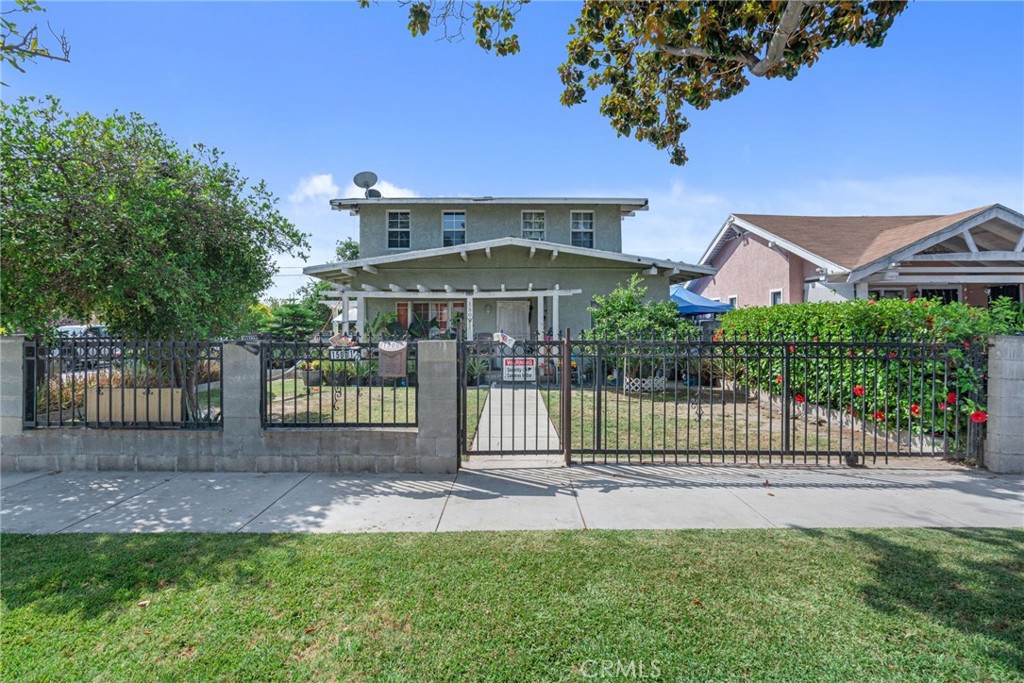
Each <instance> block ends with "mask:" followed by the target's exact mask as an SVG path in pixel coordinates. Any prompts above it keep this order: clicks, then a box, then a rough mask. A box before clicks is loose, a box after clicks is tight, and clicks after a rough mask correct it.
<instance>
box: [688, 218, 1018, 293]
mask: <svg viewBox="0 0 1024 683" xmlns="http://www.w3.org/2000/svg"><path fill="white" fill-rule="evenodd" d="M700 265H702V266H706V267H711V268H713V269H715V270H717V271H718V272H717V273H716V274H714V275H713V276H705V277H701V278H699V279H696V280H693V281H691V282H689V283H687V285H686V288H687V289H689V290H690V291H693V292H696V293H697V294H700V295H702V296H705V297H708V298H709V299H715V300H719V301H722V302H723V303H732V304H733V305H735V306H770V305H773V304H779V303H801V302H804V301H809V302H816V301H844V300H848V299H867V298H869V297H873V296H878V297H901V298H910V297H914V296H941V297H944V298H945V299H946V300H952V301H961V302H963V303H968V304H972V305H975V306H987V305H988V302H989V301H991V300H992V299H995V298H997V297H999V296H1009V297H1010V298H1012V299H1015V300H1017V301H1021V300H1024V299H1022V294H1024V292H1022V286H1024V216H1022V215H1021V214H1020V213H1018V212H1016V211H1013V210H1012V209H1008V208H1006V207H1005V206H1002V205H1000V204H993V205H991V206H985V207H981V208H978V209H970V210H969V211H963V212H961V213H956V214H951V215H948V216H770V215H755V214H733V215H731V216H729V219H728V220H727V221H726V222H725V224H724V225H723V226H722V228H721V229H720V230H719V231H718V234H717V235H716V236H715V239H714V240H712V242H711V245H710V246H709V247H708V248H707V250H706V251H705V252H704V256H703V257H701V260H700Z"/></svg>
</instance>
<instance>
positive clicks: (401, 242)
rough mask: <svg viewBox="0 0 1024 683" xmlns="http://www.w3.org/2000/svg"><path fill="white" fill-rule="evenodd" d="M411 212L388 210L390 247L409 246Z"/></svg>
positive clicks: (404, 247)
mask: <svg viewBox="0 0 1024 683" xmlns="http://www.w3.org/2000/svg"><path fill="white" fill-rule="evenodd" d="M409 224H410V221H409V212H408V211H388V249H408V248H409V232H410V230H409V227H410V225H409Z"/></svg>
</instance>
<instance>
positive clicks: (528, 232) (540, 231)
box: [523, 211, 544, 240]
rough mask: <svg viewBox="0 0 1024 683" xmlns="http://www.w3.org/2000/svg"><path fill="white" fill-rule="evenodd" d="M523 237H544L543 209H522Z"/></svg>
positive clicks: (535, 238)
mask: <svg viewBox="0 0 1024 683" xmlns="http://www.w3.org/2000/svg"><path fill="white" fill-rule="evenodd" d="M523 239H527V240H543V239H544V212H543V211H523Z"/></svg>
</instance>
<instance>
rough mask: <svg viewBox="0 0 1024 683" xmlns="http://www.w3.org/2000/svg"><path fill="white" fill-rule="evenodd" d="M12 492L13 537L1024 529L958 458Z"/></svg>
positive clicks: (1022, 511)
mask: <svg viewBox="0 0 1024 683" xmlns="http://www.w3.org/2000/svg"><path fill="white" fill-rule="evenodd" d="M0 487H2V492H0V529H2V530H3V531H4V532H8V533H57V532H138V531H219V532H235V531H242V532H250V531H251V532H279V531H301V532H311V531H316V532H355V531H462V530H509V529H588V528H589V529H683V528H757V527H1019V526H1024V477H1022V476H1019V475H1018V476H1008V475H995V474H991V473H989V472H986V471H983V470H982V471H977V470H968V469H964V468H957V467H950V466H947V465H937V466H935V467H932V468H929V467H917V468H899V467H891V468H879V469H873V468H864V469H848V468H840V467H832V468H819V469H815V468H802V467H801V468H798V467H786V468H753V467H751V468H742V467H730V466H710V467H709V466H656V465H593V466H574V467H571V468H557V467H552V468H541V469H489V470H475V471H471V470H465V469H464V470H462V471H460V472H459V474H458V475H436V476H427V475H320V474H303V473H296V474H225V473H212V472H187V473H174V472H167V473H156V472H152V473H147V472H126V473H114V472H62V473H56V474H21V473H10V474H3V475H0Z"/></svg>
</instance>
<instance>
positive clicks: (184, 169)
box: [0, 98, 308, 336]
mask: <svg viewBox="0 0 1024 683" xmlns="http://www.w3.org/2000/svg"><path fill="white" fill-rule="evenodd" d="M0 134H2V140H0V162H2V168H0V211H2V216H3V234H2V238H0V239H2V253H0V268H2V270H3V278H2V281H0V293H2V301H0V323H2V324H3V325H4V326H5V327H6V328H7V329H10V330H15V329H19V328H20V329H22V330H24V331H26V332H30V333H31V332H40V331H43V330H45V329H46V328H47V327H48V325H49V324H50V322H51V321H52V320H54V319H56V318H58V317H60V316H62V315H66V316H69V317H72V318H76V319H81V320H84V319H88V318H90V317H91V316H94V315H95V316H96V317H98V318H99V319H100V320H102V321H103V322H105V323H107V325H109V327H110V328H111V329H112V330H113V331H115V332H121V333H126V334H129V335H139V336H141V335H151V336H168V335H172V334H174V335H191V334H199V335H205V336H219V335H228V334H232V333H234V332H235V331H237V330H238V328H239V325H240V323H242V322H243V321H244V320H245V319H246V318H247V317H248V311H249V306H250V305H252V304H254V303H255V301H256V297H257V296H258V295H259V293H260V292H262V291H263V290H265V289H266V288H267V287H268V286H269V285H270V283H271V277H272V275H273V274H274V273H275V272H276V268H275V266H274V256H275V255H276V254H279V253H282V252H286V253H289V254H294V255H299V256H301V257H304V254H303V253H302V250H303V249H304V248H306V247H308V245H307V243H306V239H305V236H304V235H303V234H302V233H301V232H300V231H298V230H297V229H296V228H295V226H294V225H292V224H291V223H290V222H289V221H288V220H287V219H285V218H284V216H283V215H281V213H280V212H279V211H278V210H277V208H276V206H275V205H276V202H277V199H276V198H275V197H274V196H273V194H272V193H271V192H270V191H269V190H268V189H267V187H266V185H265V184H264V183H263V182H258V183H254V184H250V183H249V181H248V179H247V178H244V177H243V176H241V174H240V173H239V171H238V169H236V168H235V167H234V166H231V165H230V164H228V163H226V162H224V161H222V159H221V154H220V152H219V151H218V150H216V149H212V148H208V147H205V146H203V145H195V146H194V147H193V148H192V149H191V150H185V149H182V148H180V147H179V146H178V145H177V144H176V143H175V142H174V141H172V140H170V139H169V138H168V137H167V136H166V135H165V134H164V133H163V131H161V130H160V128H159V127H158V126H157V125H155V124H153V123H149V122H147V121H145V120H144V119H143V118H142V117H141V116H139V115H138V114H130V115H123V114H116V113H115V114H114V115H113V116H110V117H108V118H103V119H101V118H97V117H95V116H92V115H91V114H74V115H73V114H68V113H67V112H65V111H64V110H63V109H62V108H61V106H60V103H59V101H58V100H56V99H54V98H47V99H46V100H43V101H37V100H36V99H35V98H22V99H20V100H18V101H17V102H15V103H13V104H7V103H3V104H2V108H0Z"/></svg>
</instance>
